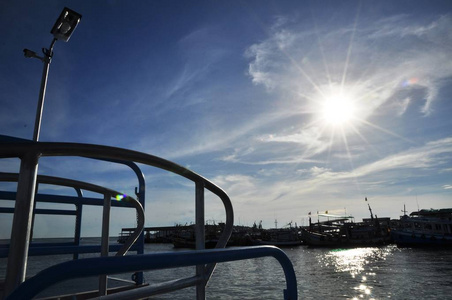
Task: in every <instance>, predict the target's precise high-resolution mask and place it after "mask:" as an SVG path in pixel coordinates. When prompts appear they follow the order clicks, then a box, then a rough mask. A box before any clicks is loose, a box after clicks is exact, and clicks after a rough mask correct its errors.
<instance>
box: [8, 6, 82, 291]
mask: <svg viewBox="0 0 452 300" xmlns="http://www.w3.org/2000/svg"><path fill="white" fill-rule="evenodd" d="M80 19H81V15H80V14H78V13H76V12H74V11H72V10H70V9H68V8H66V7H65V8H64V9H63V12H62V13H61V14H60V17H59V18H58V20H57V21H56V23H55V25H54V26H53V28H52V31H51V33H52V34H53V36H54V38H53V40H52V43H51V44H50V48H49V49H43V51H42V52H43V54H44V56H43V57H41V56H38V55H37V54H36V53H35V52H33V51H31V50H28V49H25V50H24V54H25V57H30V58H38V59H40V60H41V61H42V62H43V63H44V70H43V72H42V81H41V91H40V93H39V103H38V109H37V112H36V121H35V129H34V134H33V141H35V142H37V141H38V140H39V131H40V127H41V117H42V109H43V105H44V97H45V90H46V85H47V75H48V73H49V64H50V61H51V58H52V55H53V46H54V44H55V42H56V41H57V40H63V41H65V42H67V41H68V40H69V38H70V36H71V34H72V32H74V29H75V27H76V26H77V24H78V22H79V21H80ZM39 156H40V154H39V153H36V152H35V153H33V152H29V153H27V154H26V155H24V157H21V162H20V173H19V180H18V182H17V193H16V202H15V206H14V217H13V224H12V228H11V239H10V244H9V253H8V265H7V268H6V276H5V288H4V292H3V296H5V297H6V296H8V295H9V294H10V293H11V292H12V291H13V290H14V289H15V288H16V287H17V286H18V285H19V284H20V283H22V282H23V281H24V280H25V275H26V269H27V261H28V248H29V245H30V238H31V236H30V235H31V234H30V233H31V228H32V216H33V207H34V202H35V193H36V179H37V175H38V160H39Z"/></svg>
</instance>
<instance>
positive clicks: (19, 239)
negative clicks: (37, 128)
mask: <svg viewBox="0 0 452 300" xmlns="http://www.w3.org/2000/svg"><path fill="white" fill-rule="evenodd" d="M38 159H39V154H37V153H33V152H29V153H27V154H26V155H25V156H24V157H22V158H21V163H20V174H19V181H18V183H17V195H16V204H15V207H14V218H13V226H12V229H11V241H10V245H9V254H8V265H7V268H6V282H5V293H4V295H5V296H7V295H8V294H10V293H11V292H12V291H13V290H14V289H15V288H16V287H17V286H18V285H19V284H20V283H22V282H23V281H24V280H25V274H26V270H27V260H28V246H29V244H30V231H31V225H32V216H33V207H34V200H35V190H36V178H37V173H38Z"/></svg>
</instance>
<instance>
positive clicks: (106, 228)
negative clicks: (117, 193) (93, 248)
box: [99, 194, 111, 296]
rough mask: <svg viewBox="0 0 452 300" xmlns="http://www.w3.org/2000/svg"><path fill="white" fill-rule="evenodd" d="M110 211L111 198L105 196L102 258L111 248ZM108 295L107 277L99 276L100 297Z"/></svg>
mask: <svg viewBox="0 0 452 300" xmlns="http://www.w3.org/2000/svg"><path fill="white" fill-rule="evenodd" d="M110 209H111V196H110V195H108V194H105V195H104V207H103V215H102V242H101V256H108V248H109V243H108V239H109V232H110ZM106 294H107V275H101V276H99V296H105V295H106Z"/></svg>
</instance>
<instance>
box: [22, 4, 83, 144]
mask: <svg viewBox="0 0 452 300" xmlns="http://www.w3.org/2000/svg"><path fill="white" fill-rule="evenodd" d="M81 18H82V15H81V14H79V13H77V12H75V11H73V10H72V9H69V8H67V7H65V8H63V11H62V12H61V14H60V16H59V17H58V19H57V20H56V22H55V25H53V27H52V30H51V31H50V33H51V34H53V40H52V43H51V44H50V47H49V48H42V53H43V54H44V55H43V56H38V55H37V54H36V52H34V51H31V50H29V49H24V50H23V51H24V56H25V57H28V58H37V59H39V60H41V61H42V62H43V63H44V68H43V71H42V79H41V90H40V91H39V102H38V108H37V111H36V119H35V128H34V133H33V141H35V142H37V141H38V139H39V132H40V130H41V119H42V110H43V105H44V98H45V93H46V86H47V77H48V73H49V65H50V62H51V61H52V57H53V46H54V45H55V42H56V41H59V40H61V41H64V42H67V41H69V38H70V37H71V35H72V33H73V32H74V30H75V27H77V25H78V23H79V22H80V19H81Z"/></svg>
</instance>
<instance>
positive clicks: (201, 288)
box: [195, 181, 206, 300]
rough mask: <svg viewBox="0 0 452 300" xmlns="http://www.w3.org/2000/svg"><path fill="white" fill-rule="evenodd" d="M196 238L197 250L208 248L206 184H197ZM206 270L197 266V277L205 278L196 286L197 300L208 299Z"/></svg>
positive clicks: (198, 182) (202, 266)
mask: <svg viewBox="0 0 452 300" xmlns="http://www.w3.org/2000/svg"><path fill="white" fill-rule="evenodd" d="M195 201H196V202H195V219H196V224H195V237H196V250H202V249H204V248H205V247H206V238H205V217H204V182H202V181H201V182H200V181H197V182H196V200H195ZM205 273H206V268H205V266H204V265H197V266H196V276H198V277H201V278H203V280H202V281H200V282H199V283H197V284H196V299H197V300H205V299H206V281H205V279H204V278H205V277H206V276H205V275H206V274H205Z"/></svg>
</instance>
